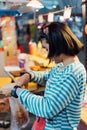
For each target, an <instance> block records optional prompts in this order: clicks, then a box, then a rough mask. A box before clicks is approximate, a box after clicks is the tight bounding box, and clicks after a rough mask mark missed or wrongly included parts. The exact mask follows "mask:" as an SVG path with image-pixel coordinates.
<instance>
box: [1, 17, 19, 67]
mask: <svg viewBox="0 0 87 130" xmlns="http://www.w3.org/2000/svg"><path fill="white" fill-rule="evenodd" d="M1 28H2V29H1V30H2V40H3V44H4V54H5V66H8V65H18V59H17V39H16V26H15V18H14V16H4V17H1Z"/></svg>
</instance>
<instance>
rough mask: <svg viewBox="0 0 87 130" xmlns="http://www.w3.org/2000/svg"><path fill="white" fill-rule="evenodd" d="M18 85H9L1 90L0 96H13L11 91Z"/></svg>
mask: <svg viewBox="0 0 87 130" xmlns="http://www.w3.org/2000/svg"><path fill="white" fill-rule="evenodd" d="M15 85H16V83H8V84H6V85H5V86H3V87H2V88H0V94H4V95H5V96H11V90H12V89H13V88H14V86H15Z"/></svg>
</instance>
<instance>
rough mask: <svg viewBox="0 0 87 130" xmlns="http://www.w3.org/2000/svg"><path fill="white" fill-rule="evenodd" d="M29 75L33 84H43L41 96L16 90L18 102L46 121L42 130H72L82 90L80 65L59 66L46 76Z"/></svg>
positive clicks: (74, 125) (83, 78)
mask: <svg viewBox="0 0 87 130" xmlns="http://www.w3.org/2000/svg"><path fill="white" fill-rule="evenodd" d="M30 73H31V74H34V78H33V79H32V80H33V81H34V82H37V83H39V84H46V87H45V92H44V96H37V95H35V94H33V93H31V92H29V91H28V90H25V89H20V91H19V92H17V94H18V98H19V100H20V102H21V103H22V104H23V105H24V106H25V108H26V109H27V110H28V111H29V112H31V113H33V114H34V115H36V116H39V117H44V118H45V119H46V126H45V128H44V130H75V129H76V128H77V126H78V124H79V121H80V115H81V107H82V102H83V98H84V95H85V88H86V87H85V86H86V71H85V68H84V66H83V65H82V63H80V62H77V61H76V62H73V63H71V64H70V65H68V66H66V67H65V68H62V64H59V65H56V66H55V67H53V68H52V69H51V70H48V71H46V72H32V71H31V72H30Z"/></svg>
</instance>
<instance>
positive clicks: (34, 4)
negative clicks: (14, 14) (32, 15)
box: [26, 0, 44, 8]
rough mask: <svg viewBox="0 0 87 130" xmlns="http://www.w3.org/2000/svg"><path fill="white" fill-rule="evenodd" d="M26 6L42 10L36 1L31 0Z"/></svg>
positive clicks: (41, 6)
mask: <svg viewBox="0 0 87 130" xmlns="http://www.w3.org/2000/svg"><path fill="white" fill-rule="evenodd" d="M26 6H31V7H34V8H43V7H44V6H43V5H42V4H41V3H40V2H39V1H38V0H31V1H29V3H28V4H27V5H26Z"/></svg>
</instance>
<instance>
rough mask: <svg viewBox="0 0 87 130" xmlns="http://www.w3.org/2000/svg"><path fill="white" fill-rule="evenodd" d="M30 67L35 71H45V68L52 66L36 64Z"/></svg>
mask: <svg viewBox="0 0 87 130" xmlns="http://www.w3.org/2000/svg"><path fill="white" fill-rule="evenodd" d="M30 69H31V70H35V71H44V70H47V69H50V67H47V66H42V65H41V66H40V65H39V66H36V65H34V66H30Z"/></svg>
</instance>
